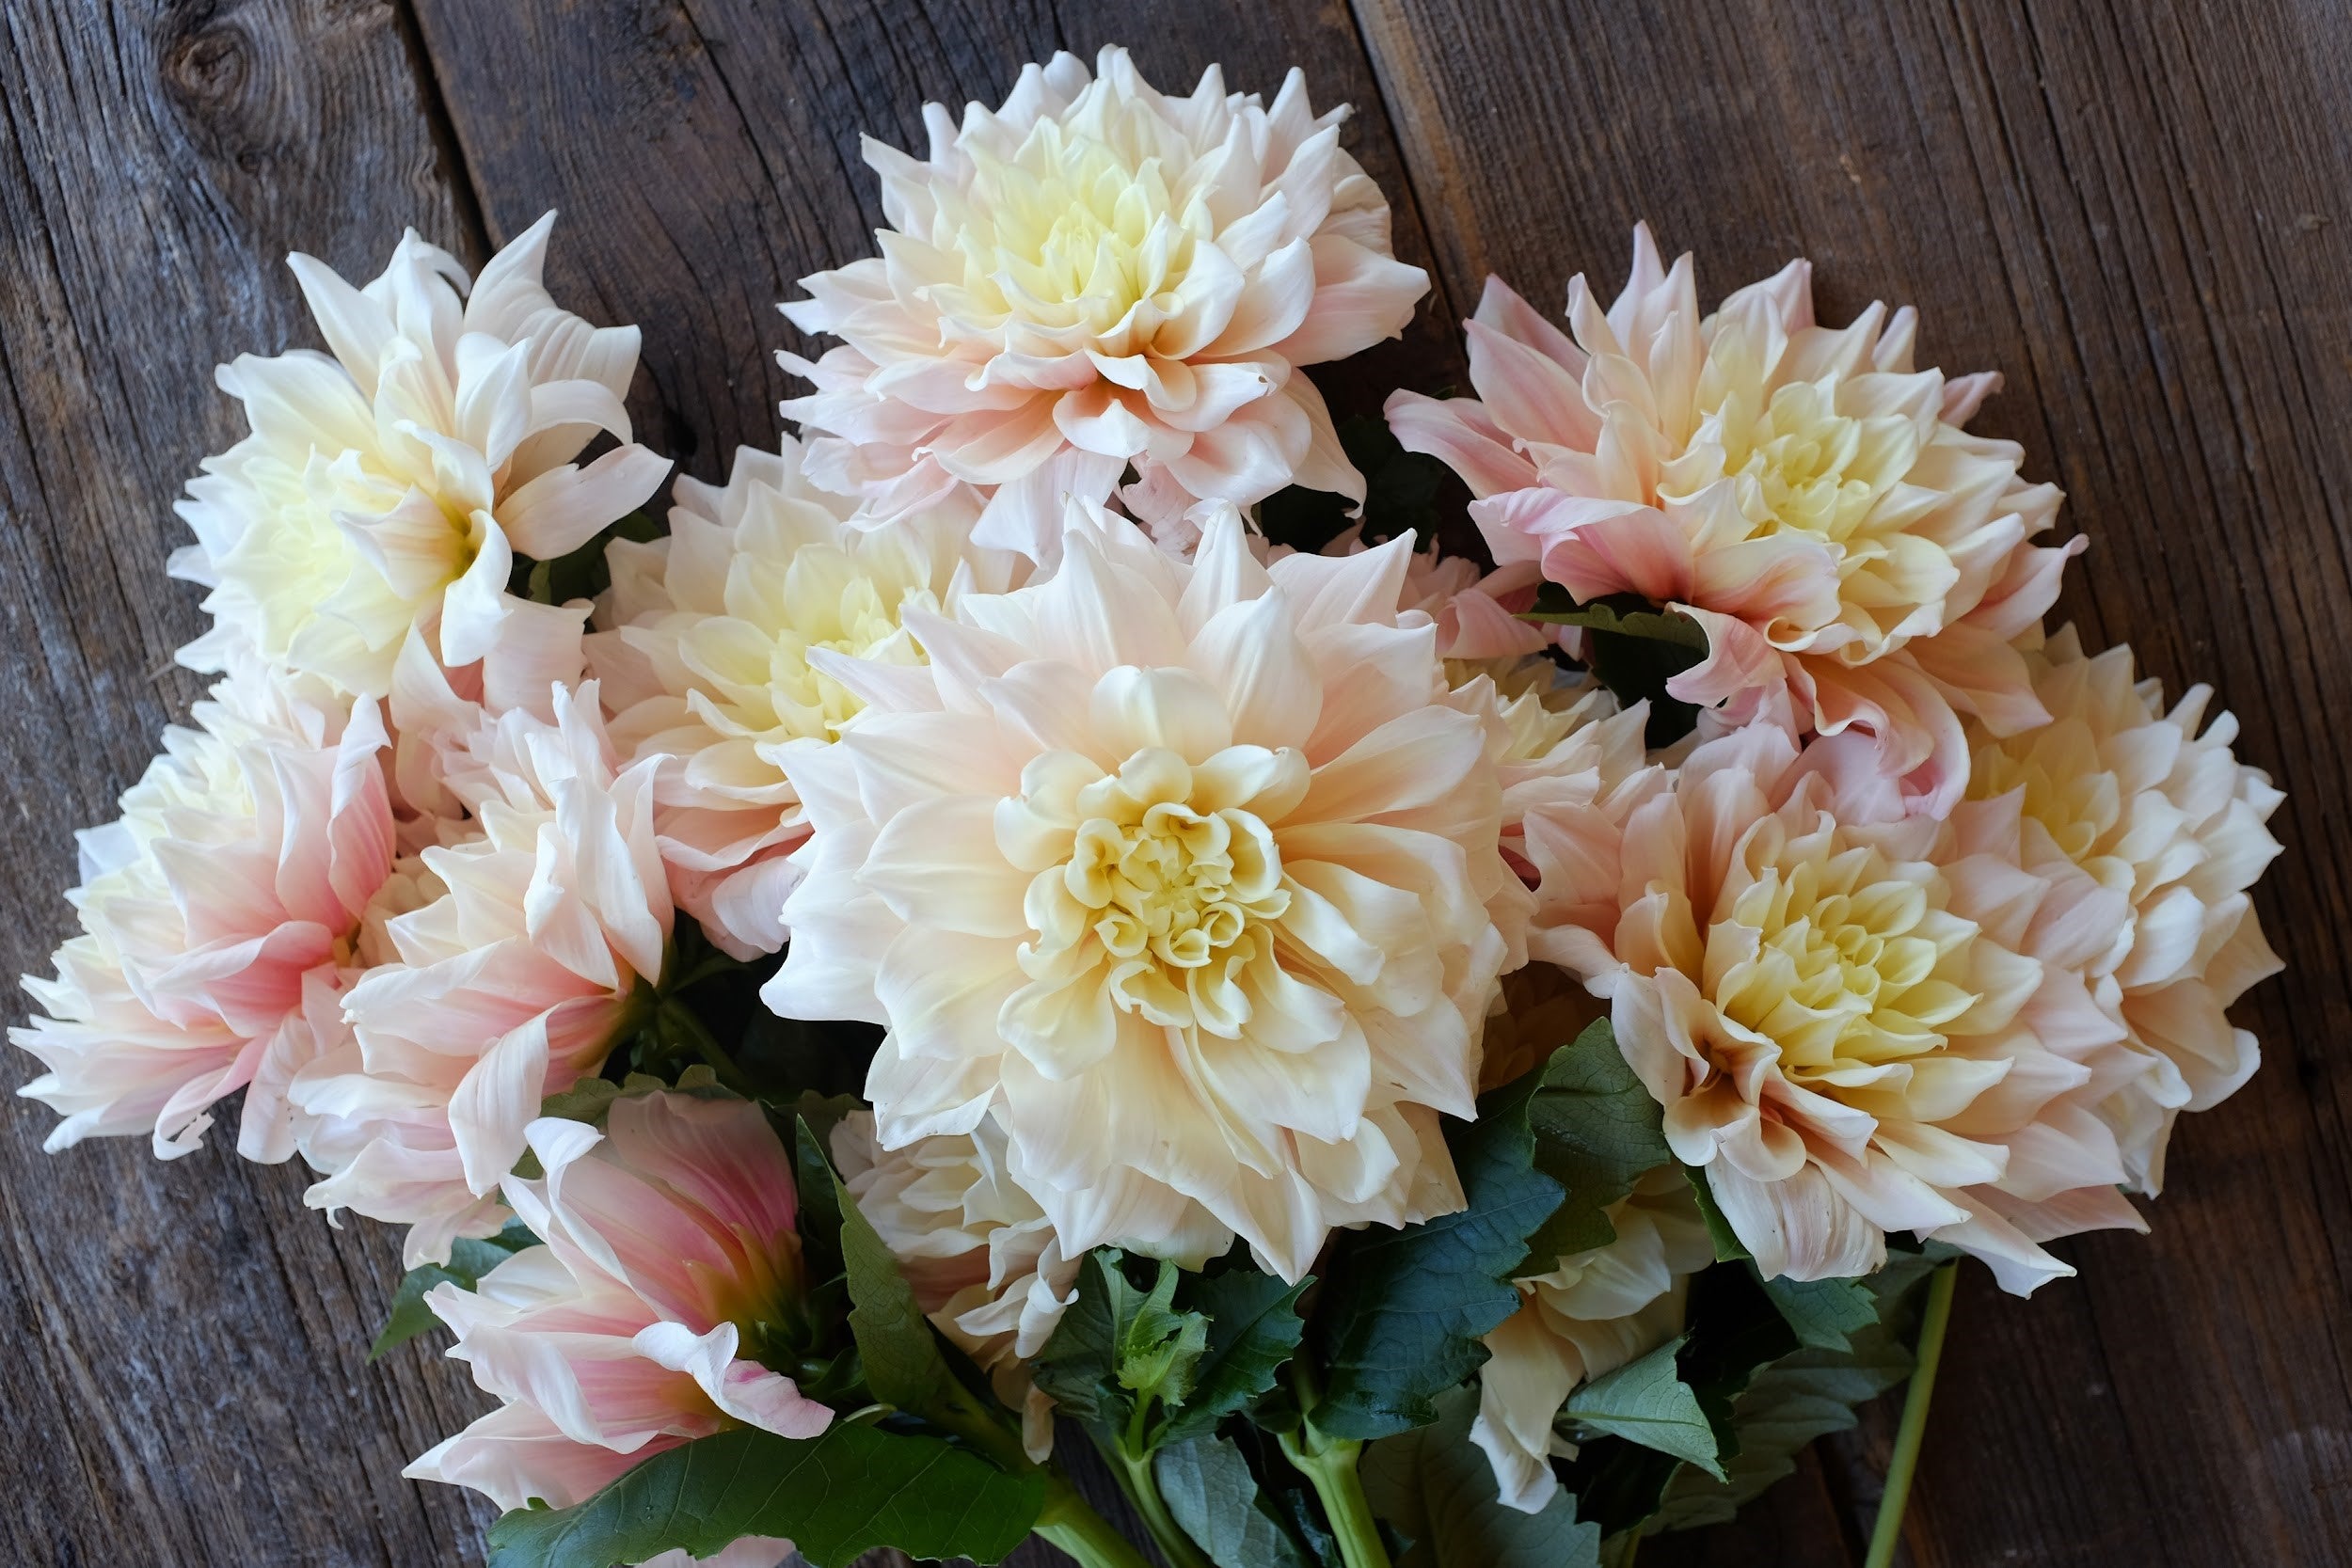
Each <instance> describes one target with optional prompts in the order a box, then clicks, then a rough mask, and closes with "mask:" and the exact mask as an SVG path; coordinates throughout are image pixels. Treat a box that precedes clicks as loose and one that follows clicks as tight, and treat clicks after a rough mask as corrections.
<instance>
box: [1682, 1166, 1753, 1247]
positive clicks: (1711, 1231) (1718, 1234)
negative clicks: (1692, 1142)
mask: <svg viewBox="0 0 2352 1568" xmlns="http://www.w3.org/2000/svg"><path fill="white" fill-rule="evenodd" d="M1682 1174H1683V1177H1684V1178H1685V1179H1686V1180H1689V1182H1690V1183H1691V1196H1692V1197H1695V1198H1697V1199H1698V1203H1699V1216H1700V1217H1701V1218H1702V1219H1704V1220H1706V1221H1707V1239H1708V1241H1710V1242H1713V1243H1715V1260H1716V1261H1717V1262H1719V1263H1729V1262H1733V1261H1735V1260H1737V1259H1742V1258H1745V1257H1747V1256H1748V1245H1747V1243H1745V1242H1742V1241H1741V1240H1740V1233H1739V1232H1738V1231H1736V1230H1734V1229H1732V1228H1731V1221H1729V1220H1728V1219H1725V1218H1724V1212H1723V1209H1722V1208H1721V1207H1720V1206H1719V1205H1718V1204H1717V1203H1716V1202H1715V1190H1714V1189H1713V1188H1712V1187H1709V1186H1708V1184H1707V1172H1705V1171H1703V1170H1701V1169H1700V1168H1699V1167H1698V1166H1696V1165H1685V1166H1683V1167H1682Z"/></svg>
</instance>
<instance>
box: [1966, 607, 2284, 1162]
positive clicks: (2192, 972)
mask: <svg viewBox="0 0 2352 1568" xmlns="http://www.w3.org/2000/svg"><path fill="white" fill-rule="evenodd" d="M2026 664H2027V666H2028V667H2029V668H2030V669H2031V670H2032V672H2033V682H2034V691H2035V693H2036V694H2037V695H2038V696H2039V697H2040V698H2041V699H2042V704H2043V705H2044V706H2046V707H2048V708H2049V710H2050V712H2051V714H2052V715H2053V718H2052V720H2051V721H2050V723H2048V724H2047V725H2045V726H2043V727H2042V728H2041V729H2037V730H2029V731H2026V732H2025V733H2024V734H2021V735H2014V736H2009V737H2008V738H2006V739H1996V738H1994V737H1993V736H1989V735H1987V734H1985V733H1983V732H1982V731H1981V730H1979V731H1977V732H1976V733H1975V734H1974V735H1973V736H1972V737H1971V738H1972V739H1973V740H1974V741H1975V743H1976V751H1975V766H1974V768H1973V770H1972V771H1971V773H1970V775H1969V780H1968V794H1969V797H1970V799H1972V800H1995V799H2000V798H2004V797H2008V798H2010V799H2012V800H2014V801H2015V803H2016V804H2017V805H2018V807H2019V809H2020V810H2021V811H2022V813H2023V819H2022V821H2021V823H2020V827H2021V829H2022V831H2023V833H2024V840H2023V842H2024V847H2025V855H2026V863H2027V864H2029V865H2039V864H2045V863H2048V864H2069V863H2071V864H2073V865H2075V866H2079V867H2080V868H2081V869H2082V870H2083V871H2085V872H2087V873H2088V874H2089V875H2090V877H2092V878H2093V879H2096V880H2097V881H2098V882H2099V884H2100V885H2101V886H2103V887H2106V888H2107V889H2109V890H2111V891H2113V892H2115V893H2117V894H2119V895H2122V897H2123V898H2125V899H2126V900H2127V901H2128V902H2129V904H2130V908H2131V913H2130V917H2129V918H2128V919H2127V920H2126V921H2125V922H2124V923H2123V924H2122V926H2121V927H2118V928H2117V929H2116V930H2115V931H2114V932H2113V933H2112V935H2113V936H2114V939H2115V940H2114V942H2112V943H2111V944H2110V945H2109V946H2108V947H2107V949H2106V951H2105V952H2104V953H2102V954H2100V955H2099V956H2098V957H2097V958H2095V959H2094V960H2093V961H2092V963H2091V965H2090V975H2091V978H2092V982H2093V986H2094V994H2095V995H2096V996H2097V998H2098V1000H2099V1004H2100V1006H2102V1007H2104V1008H2106V1011H2107V1012H2108V1013H2109V1014H2111V1015H2112V1016H2114V1017H2115V1018H2117V1019H2118V1020H2120V1021H2121V1022H2122V1026H2123V1028H2124V1029H2125V1030H2126V1031H2127V1032H2128V1033H2127V1036H2126V1038H2125V1045H2126V1048H2127V1049H2129V1050H2130V1051H2131V1052H2132V1053H2135V1054H2136V1055H2137V1056H2140V1057H2142V1058H2144V1059H2145V1060H2146V1062H2147V1064H2148V1070H2147V1071H2145V1072H2143V1073H2140V1074H2138V1075H2137V1076H2135V1077H2134V1078H2132V1079H2131V1080H2130V1081H2129V1082H2127V1083H2125V1084H2124V1085H2122V1086H2121V1087H2120V1088H2118V1089H2117V1090H2116V1092H2115V1093H2114V1094H2113V1095H2111V1096H2109V1097H2108V1098H2107V1099H2106V1100H2105V1101H2101V1102H2100V1103H2099V1106H2098V1112H2099V1115H2100V1116H2101V1117H2103V1118H2105V1119H2106V1122H2107V1123H2108V1125H2110V1126H2111V1127H2113V1128H2114V1130H2115V1134H2116V1136H2117V1138H2118V1139H2120V1140H2121V1142H2122V1149H2123V1163H2124V1167H2125V1169H2126V1171H2127V1172H2128V1173H2129V1177H2130V1182H2131V1185H2132V1186H2133V1187H2134V1188H2136V1189H2137V1190H2138V1191H2140V1192H2144V1193H2149V1194H2152V1195H2153V1193H2155V1192H2156V1191H2157V1190H2158V1189H2159V1188H2160V1187H2162V1186H2163V1184H2164V1151H2165V1145H2166V1143H2167V1142H2168V1141H2169V1139H2170V1137H2171V1134H2172V1124H2173V1122H2174V1120H2175V1119H2177V1118H2178V1117H2179V1115H2180V1113H2181V1112H2183V1111H2204V1110H2210V1109H2212V1108H2213V1107H2214V1106H2215V1105H2217V1104H2219V1103H2220V1102H2221V1101H2223V1100H2225V1099H2227V1098H2228V1097H2229V1096H2230V1095H2232V1094H2234V1093H2235V1092H2236V1091H2237V1088H2238V1085H2241V1084H2243V1083H2245V1082H2246V1080H2247V1079H2248V1078H2249V1076H2251V1075H2252V1073H2253V1071H2254V1069H2255V1068H2256V1067H2258V1066H2259V1065H2260V1064H2261V1062H2262V1049H2261V1046H2260V1044H2259V1043H2258V1042H2257V1041H2256V1040H2255V1038H2254V1036H2253V1033H2252V1032H2251V1031H2250V1030H2246V1029H2240V1028H2236V1027H2234V1026H2233V1025H2232V1024H2231V1022H2230V1020H2229V1017H2228V1014H2227V1013H2226V1011H2225V1009H2226V1008H2228V1006H2230V1005H2231V1004H2232V1003H2233V1002H2235V1001H2236V1000H2237V999H2238V998H2239V997H2240V996H2241V995H2243V994H2244V993H2245V991H2246V990H2247V988H2249V986H2251V985H2253V984H2254V983H2255V982H2256V981H2258V980H2261V979H2264V978H2265V977H2266V976H2269V975H2272V974H2277V973H2278V972H2279V971H2280V968H2281V967H2283V966H2282V965H2281V964H2280V959H2279V957H2278V955H2277V954H2275V953H2273V952H2272V951H2271V950H2270V944H2269V943H2268V942H2265V940H2264V939H2263V931H2262V922H2261V921H2260V920H2259V919H2257V918H2256V916H2255V913H2254V908H2253V904H2252V902H2251V901H2250V900H2249V898H2248V897H2247V890H2248V889H2249V888H2250V887H2252V886H2253V884H2254V881H2255V879H2257V878H2259V877H2260V876H2261V875H2262V872H2263V868H2264V867H2265V866H2266V865H2268V864H2269V863H2270V861H2271V859H2272V857H2274V856H2275V855H2277V854H2278V853H2279V841H2278V840H2277V839H2275V838H2273V837H2271V835H2270V832H2269V830H2268V829H2266V828H2265V827H2264V826H2263V824H2264V822H2265V820H2266V819H2267V818H2268V817H2269V816H2270V814H2271V813H2272V812H2273V811H2275V810H2277V809H2278V805H2279V802H2280V800H2281V799H2282V797H2281V796H2280V793H2279V792H2278V791H2277V790H2276V789H2274V788H2272V787H2271V784H2270V780H2269V778H2268V776H2267V775H2265V773H2263V772H2262V771H2261V770H2260V769H2259V768H2248V767H2246V766H2244V765H2243V764H2241V763H2240V762H2239V761H2238V760H2237V758H2236V757H2235V756H2233V754H2232V753H2231V751H2230V743H2231V741H2233V739H2235V738H2236V736H2237V721H2236V720H2235V719H2234V718H2233V717H2232V716H2231V715H2229V714H2227V713H2223V714H2220V715H2218V716H2217V717H2216V718H2215V719H2214V721H2212V722H2211V723H2210V724H2206V723H2204V714H2205V705H2206V703H2207V702H2209V701H2210V700H2211V699H2212V696H2213V691H2212V689H2211V688H2208V687H2204V686H2196V687H2192V688H2190V689H2189V690H2188V691H2187V692H2186V693H2185V694H2184V695H2183V697H2182V698H2181V700H2180V702H2179V703H2178V704H2177V705H2174V706H2173V707H2172V708H2171V710H2170V711H2169V712H2168V711H2166V709H2165V706H2164V691H2163V688H2162V686H2161V685H2160V684H2159V683H2158V682H2156V681H2154V680H2145V681H2137V682H2135V681H2134V680H2133V678H2132V651H2131V650H2130V649H2129V648H2127V647H2126V648H2110V649H2108V650H2107V651H2106V653H2103V654H2100V655H2098V656H2096V657H2084V655H2083V652H2082V646H2081V643H2080V642H2079V641H2077V640H2076V638H2075V636H2074V628H2073V627H2072V626H2069V627H2066V628H2065V629H2063V630H2061V631H2060V632H2058V634H2057V635H2056V636H2055V637H2052V638H2051V639H2050V640H2049V643H2048V645H2047V646H2046V647H2045V648H2042V649H2039V650H2034V651H2030V652H2028V653H2027V654H2026ZM2201 725H2202V726H2203V729H2202V733H2199V730H2200V726H2201Z"/></svg>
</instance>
